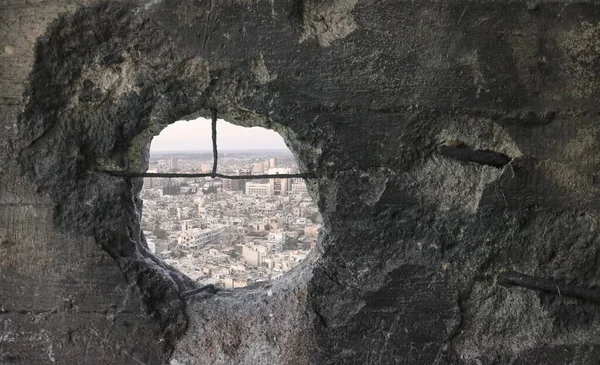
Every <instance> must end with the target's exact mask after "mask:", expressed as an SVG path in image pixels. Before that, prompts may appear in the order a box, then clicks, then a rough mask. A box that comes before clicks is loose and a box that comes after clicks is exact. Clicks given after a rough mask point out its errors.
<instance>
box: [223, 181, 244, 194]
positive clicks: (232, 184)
mask: <svg viewBox="0 0 600 365" xmlns="http://www.w3.org/2000/svg"><path fill="white" fill-rule="evenodd" d="M239 190H240V180H234V179H223V191H239Z"/></svg>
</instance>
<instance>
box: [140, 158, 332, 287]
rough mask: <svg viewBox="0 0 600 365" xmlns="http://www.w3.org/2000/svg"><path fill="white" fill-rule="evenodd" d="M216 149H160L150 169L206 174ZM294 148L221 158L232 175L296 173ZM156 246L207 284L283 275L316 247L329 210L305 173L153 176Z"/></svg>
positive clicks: (147, 204)
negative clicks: (315, 197) (321, 208)
mask: <svg viewBox="0 0 600 365" xmlns="http://www.w3.org/2000/svg"><path fill="white" fill-rule="evenodd" d="M209 167H210V169H212V155H211V154H210V153H206V154H202V153H165V154H157V153H153V154H152V155H151V158H150V168H149V170H148V171H150V172H172V171H175V170H177V171H178V172H182V173H186V172H187V173H197V172H206V170H207V169H209ZM297 171H298V167H297V166H296V163H295V161H294V159H293V156H292V155H291V153H290V152H289V151H275V152H274V151H269V152H256V151H252V152H235V153H223V154H222V155H220V156H219V172H221V173H224V174H227V175H236V176H248V175H257V174H261V175H262V174H268V175H274V174H289V173H296V172H297ZM141 197H142V198H143V200H144V206H143V217H142V223H143V229H144V234H145V235H146V239H147V242H148V246H149V248H150V250H152V251H153V252H154V253H155V254H156V255H158V256H159V257H161V258H162V259H164V260H165V261H166V262H167V263H168V264H171V265H173V266H175V267H176V268H178V269H179V270H181V271H182V272H183V273H185V274H186V275H188V276H189V277H190V278H192V279H194V280H197V281H198V282H201V283H204V284H215V285H220V286H222V287H226V288H235V287H243V286H246V285H249V284H252V283H254V282H259V281H266V280H271V279H275V278H277V277H278V276H280V275H282V274H283V273H284V272H286V271H289V270H291V269H292V268H293V267H294V266H296V265H298V264H299V263H300V262H301V261H302V260H303V259H304V258H305V257H306V254H307V253H308V251H309V250H310V249H311V248H312V247H314V245H315V242H316V239H317V235H318V231H319V228H320V225H321V216H320V214H319V212H318V209H317V207H316V205H315V203H314V202H313V201H312V199H311V197H310V196H309V195H308V191H307V188H306V182H305V181H304V180H303V179H301V178H290V179H288V178H265V179H220V178H215V179H212V178H172V179H167V178H156V177H154V178H145V179H144V185H143V189H142V192H141Z"/></svg>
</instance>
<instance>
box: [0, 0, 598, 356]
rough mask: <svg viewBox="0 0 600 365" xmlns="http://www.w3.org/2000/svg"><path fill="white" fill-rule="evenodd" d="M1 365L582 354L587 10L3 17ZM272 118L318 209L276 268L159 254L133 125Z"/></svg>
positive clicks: (593, 285)
mask: <svg viewBox="0 0 600 365" xmlns="http://www.w3.org/2000/svg"><path fill="white" fill-rule="evenodd" d="M0 24H2V26H1V27H0V47H1V48H0V75H1V79H0V128H1V129H0V130H1V131H2V132H1V133H0V171H1V173H0V363H1V364H5V363H6V364H90V365H91V364H167V363H170V364H172V365H192V364H251V365H254V364H257V365H258V364H265V365H266V364H269V365H271V364H281V365H284V364H285V365H296V364H298V365H299V364H314V365H320V364H357V365H358V364H361V365H362V364H381V365H383V364H440V365H441V364H474V365H475V364H477V365H479V364H568V363H572V364H597V363H598V361H599V359H600V337H599V336H598V333H599V332H600V311H599V308H600V307H599V306H600V294H599V293H600V289H597V287H598V285H599V284H600V283H599V282H598V281H599V280H600V275H599V274H600V272H599V271H600V264H599V262H598V258H599V255H600V252H599V249H600V236H599V232H600V231H599V225H600V213H599V209H600V204H599V196H600V195H599V193H600V155H599V154H598V151H599V147H600V123H599V120H598V116H599V112H600V107H599V106H598V105H599V104H598V100H599V97H600V56H599V54H598V48H599V47H600V5H595V4H592V3H584V2H579V3H575V2H571V1H566V0H565V1H539V2H525V1H517V2H510V3H509V2H508V1H501V0H497V1H465V0H460V1H452V2H450V1H437V2H434V1H425V2H404V1H392V0H365V1H356V0H331V1H322V0H296V1H288V0H282V1H262V0H260V1H244V0H231V1H205V0H201V1H185V0H182V1H172V0H164V1H160V0H158V1H151V2H148V3H137V2H116V1H114V2H102V3H96V2H72V1H63V0H55V1H50V2H24V1H21V0H13V1H8V2H4V3H2V4H1V5H0ZM213 111H216V113H217V114H218V116H219V118H224V119H226V120H227V121H229V122H232V123H236V124H240V125H245V126H263V127H267V128H271V129H274V130H276V131H277V132H279V133H280V134H281V135H282V136H283V137H284V139H285V141H286V143H287V144H288V146H289V147H290V148H291V150H292V151H293V153H294V155H295V157H296V158H297V160H298V162H299V165H300V166H301V170H302V171H303V172H310V173H312V174H315V176H316V178H312V179H310V180H309V181H308V184H309V190H310V192H311V194H312V196H313V198H314V199H315V200H316V201H317V202H318V205H319V208H320V210H321V213H322V215H323V219H324V225H323V228H322V229H321V233H320V236H319V242H318V244H317V248H316V249H315V250H313V251H312V252H311V256H310V257H309V259H307V261H306V262H304V263H303V264H302V265H301V266H300V267H298V268H296V269H294V270H293V271H292V272H290V273H288V274H287V275H286V276H285V277H283V278H282V279H280V280H276V281H274V282H271V283H266V284H256V285H253V286H249V287H246V288H243V289H238V290H222V291H218V292H216V293H212V292H207V291H202V292H200V293H197V294H194V295H183V294H184V293H189V292H190V291H194V290H195V289H197V284H195V283H194V282H193V281H192V280H190V279H189V278H187V277H185V276H184V275H182V274H181V273H179V272H177V270H175V269H174V268H172V267H169V266H168V265H166V264H165V263H163V262H162V261H160V260H159V259H157V258H155V257H154V256H153V255H152V254H151V253H150V252H149V250H148V248H147V245H146V242H145V238H144V236H143V234H142V232H141V229H140V215H141V210H142V205H143V204H142V201H141V200H140V199H139V197H138V194H139V191H140V189H141V179H140V178H127V177H122V176H114V175H110V174H107V173H105V172H102V171H106V170H111V171H123V172H133V173H139V172H143V171H145V169H146V168H147V164H148V148H149V143H150V140H151V138H152V137H153V136H155V135H157V134H159V133H160V131H161V130H162V129H163V128H165V127H166V126H167V125H168V124H169V123H173V122H175V121H176V120H180V119H192V118H195V117H199V116H202V117H208V118H210V117H211V113H212V112H213Z"/></svg>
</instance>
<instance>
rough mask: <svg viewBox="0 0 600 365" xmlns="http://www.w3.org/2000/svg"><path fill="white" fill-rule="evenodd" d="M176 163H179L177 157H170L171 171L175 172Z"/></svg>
mask: <svg viewBox="0 0 600 365" xmlns="http://www.w3.org/2000/svg"><path fill="white" fill-rule="evenodd" d="M178 162H179V160H178V159H177V157H171V160H170V165H171V170H177V168H178V166H177V165H178Z"/></svg>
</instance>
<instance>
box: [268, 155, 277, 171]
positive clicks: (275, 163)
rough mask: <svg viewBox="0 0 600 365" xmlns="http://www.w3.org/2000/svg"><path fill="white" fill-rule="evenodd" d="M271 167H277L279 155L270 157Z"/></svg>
mask: <svg viewBox="0 0 600 365" xmlns="http://www.w3.org/2000/svg"><path fill="white" fill-rule="evenodd" d="M269 167H270V168H274V167H277V157H271V158H270V159H269Z"/></svg>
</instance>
